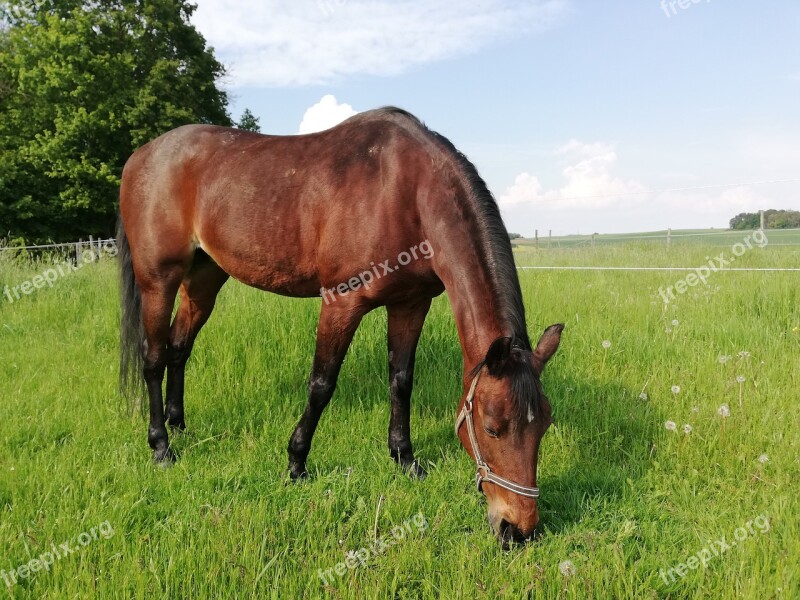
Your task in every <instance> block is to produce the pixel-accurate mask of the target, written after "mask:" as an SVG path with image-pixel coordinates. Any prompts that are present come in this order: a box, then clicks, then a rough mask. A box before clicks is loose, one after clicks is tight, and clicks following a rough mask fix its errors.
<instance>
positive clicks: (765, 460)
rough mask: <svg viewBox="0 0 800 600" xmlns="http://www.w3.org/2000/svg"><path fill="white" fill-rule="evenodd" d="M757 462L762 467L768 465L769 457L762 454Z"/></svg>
mask: <svg viewBox="0 0 800 600" xmlns="http://www.w3.org/2000/svg"><path fill="white" fill-rule="evenodd" d="M758 462H760V463H761V464H762V465H763V464H764V463H768V462H769V456H767V455H766V454H762V455H761V456H759V457H758Z"/></svg>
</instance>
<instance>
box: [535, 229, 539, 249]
mask: <svg viewBox="0 0 800 600" xmlns="http://www.w3.org/2000/svg"><path fill="white" fill-rule="evenodd" d="M534 237H535V238H536V248H537V249H538V248H539V230H538V229H537V230H536V233H535V234H534Z"/></svg>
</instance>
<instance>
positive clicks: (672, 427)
mask: <svg viewBox="0 0 800 600" xmlns="http://www.w3.org/2000/svg"><path fill="white" fill-rule="evenodd" d="M664 427H665V428H666V429H667V431H676V430H677V429H678V426H677V425H676V424H675V421H667V422H666V423H664Z"/></svg>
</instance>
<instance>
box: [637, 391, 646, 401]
mask: <svg viewBox="0 0 800 600" xmlns="http://www.w3.org/2000/svg"><path fill="white" fill-rule="evenodd" d="M639 398H640V399H641V400H647V392H642V393H641V394H639Z"/></svg>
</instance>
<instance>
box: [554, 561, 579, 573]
mask: <svg viewBox="0 0 800 600" xmlns="http://www.w3.org/2000/svg"><path fill="white" fill-rule="evenodd" d="M558 570H559V571H561V574H562V575H563V576H564V577H569V576H571V575H574V574H575V565H573V564H572V561H571V560H565V561H564V562H562V563H559V565H558Z"/></svg>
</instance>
